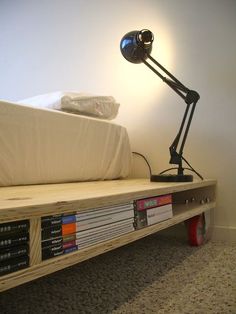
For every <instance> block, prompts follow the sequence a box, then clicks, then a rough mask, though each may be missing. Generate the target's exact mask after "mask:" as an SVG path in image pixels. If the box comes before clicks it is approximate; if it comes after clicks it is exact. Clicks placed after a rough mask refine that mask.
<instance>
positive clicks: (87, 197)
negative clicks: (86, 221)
mask: <svg viewBox="0 0 236 314" xmlns="http://www.w3.org/2000/svg"><path fill="white" fill-rule="evenodd" d="M215 187H216V181H215V180H204V181H196V182H190V183H174V184H173V183H151V182H149V181H148V180H146V179H133V180H119V181H118V180H117V181H102V182H86V183H68V184H58V185H40V186H23V187H7V188H0V195H1V197H0V222H6V221H12V220H20V219H30V226H31V228H30V260H31V262H30V265H31V266H30V267H29V268H26V269H24V270H21V271H17V272H14V273H11V274H8V275H5V276H2V277H0V291H4V290H7V289H10V288H12V287H15V286H17V285H20V284H23V283H25V282H28V281H31V280H33V279H36V278H39V277H42V276H44V275H47V274H50V273H53V272H55V271H58V270H60V269H63V268H65V267H68V266H71V265H74V264H76V263H78V262H82V261H84V260H87V259H89V258H91V257H94V256H97V255H99V254H102V253H105V252H108V251H110V250H113V249H115V248H118V247H120V246H123V245H126V244H128V243H131V242H133V241H136V240H138V239H141V238H143V237H146V236H148V235H151V234H153V233H155V232H158V231H160V230H163V229H165V228H168V227H170V226H173V225H175V224H178V223H180V222H182V221H185V220H187V219H189V218H191V217H193V216H195V215H198V214H200V213H202V212H205V211H208V210H210V209H213V208H215ZM169 193H171V194H172V195H173V199H174V205H173V213H174V215H173V218H171V219H168V220H165V221H162V222H160V223H157V224H155V225H151V226H149V227H145V228H143V229H140V230H135V231H132V232H130V233H128V234H125V235H122V236H119V237H117V238H114V239H112V240H109V241H105V242H102V243H99V244H96V245H93V246H89V247H87V248H84V249H80V250H78V251H75V252H72V253H69V254H65V255H62V256H59V257H55V258H52V259H49V260H46V261H43V262H41V228H40V226H41V225H40V221H41V217H42V216H47V215H52V214H58V213H66V212H73V211H74V210H76V211H78V210H84V209H88V208H94V207H101V206H107V205H111V204H119V203H124V202H127V201H134V200H136V199H139V198H145V197H151V196H156V195H163V194H169ZM206 196H207V198H209V199H210V201H209V200H208V202H204V203H203V202H202V200H204V199H205V198H206ZM186 198H187V199H189V200H191V202H190V203H188V204H185V201H186ZM193 199H194V201H193Z"/></svg>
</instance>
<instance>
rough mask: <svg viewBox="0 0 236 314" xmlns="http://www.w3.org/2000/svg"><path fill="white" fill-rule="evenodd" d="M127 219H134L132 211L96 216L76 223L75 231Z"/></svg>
mask: <svg viewBox="0 0 236 314" xmlns="http://www.w3.org/2000/svg"><path fill="white" fill-rule="evenodd" d="M129 218H134V210H133V209H131V210H126V211H123V212H119V213H115V214H110V215H104V216H100V217H99V216H98V217H94V218H90V219H86V220H81V221H77V222H76V231H82V230H87V229H91V228H95V227H99V226H104V225H108V224H111V223H114V222H118V221H122V220H126V219H129Z"/></svg>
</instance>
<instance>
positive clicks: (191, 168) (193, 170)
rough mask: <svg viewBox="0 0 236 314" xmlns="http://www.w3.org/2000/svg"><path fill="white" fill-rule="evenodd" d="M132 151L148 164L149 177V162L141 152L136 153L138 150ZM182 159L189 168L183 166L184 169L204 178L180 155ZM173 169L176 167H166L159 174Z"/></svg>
mask: <svg viewBox="0 0 236 314" xmlns="http://www.w3.org/2000/svg"><path fill="white" fill-rule="evenodd" d="M132 153H133V154H135V155H138V156H140V157H142V158H143V159H144V161H145V162H146V164H147V166H148V169H149V174H150V177H151V176H152V169H151V166H150V164H149V162H148V160H147V158H146V157H145V156H144V155H142V154H140V153H138V152H132ZM182 159H183V161H184V162H185V163H186V164H187V165H188V166H189V167H190V168H186V167H184V168H183V169H184V170H190V171H192V172H194V173H195V174H196V175H197V176H198V177H199V178H200V179H201V180H204V178H203V176H202V175H201V174H200V173H199V172H197V171H196V170H195V169H193V167H192V166H191V165H190V163H189V162H188V161H187V160H186V159H185V158H184V157H183V156H182ZM175 169H177V170H178V168H176V167H173V168H168V169H166V170H164V171H162V172H160V173H159V174H163V173H166V172H167V171H170V170H175Z"/></svg>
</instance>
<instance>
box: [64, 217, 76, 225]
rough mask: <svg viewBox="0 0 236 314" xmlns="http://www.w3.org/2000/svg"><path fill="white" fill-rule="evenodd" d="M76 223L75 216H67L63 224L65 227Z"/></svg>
mask: <svg viewBox="0 0 236 314" xmlns="http://www.w3.org/2000/svg"><path fill="white" fill-rule="evenodd" d="M74 222H76V217H75V215H67V216H63V217H62V224H63V225H65V224H71V223H74Z"/></svg>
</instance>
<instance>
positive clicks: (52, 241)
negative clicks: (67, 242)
mask: <svg viewBox="0 0 236 314" xmlns="http://www.w3.org/2000/svg"><path fill="white" fill-rule="evenodd" d="M62 243H63V238H62V237H58V238H54V239H49V240H44V241H42V242H41V246H42V249H44V248H47V247H50V246H55V245H61V244H62Z"/></svg>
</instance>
